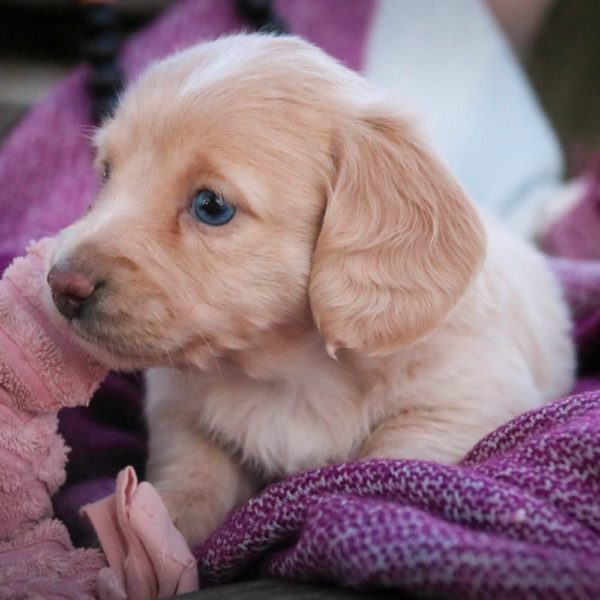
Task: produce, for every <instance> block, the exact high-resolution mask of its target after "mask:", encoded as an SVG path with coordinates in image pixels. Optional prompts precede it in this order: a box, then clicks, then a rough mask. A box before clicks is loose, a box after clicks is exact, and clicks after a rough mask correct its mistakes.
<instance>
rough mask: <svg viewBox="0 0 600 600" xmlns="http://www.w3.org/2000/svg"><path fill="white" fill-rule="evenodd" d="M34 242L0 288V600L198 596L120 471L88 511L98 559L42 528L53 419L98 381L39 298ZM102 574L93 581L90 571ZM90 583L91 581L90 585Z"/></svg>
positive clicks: (55, 477) (46, 519)
mask: <svg viewBox="0 0 600 600" xmlns="http://www.w3.org/2000/svg"><path fill="white" fill-rule="evenodd" d="M52 247H53V241H52V240H50V239H45V240H42V241H41V242H38V243H37V244H35V245H32V246H31V247H30V248H29V249H28V252H29V253H28V255H27V256H26V257H24V258H18V259H16V260H15V261H14V262H13V264H12V265H11V266H10V267H9V268H8V269H7V270H6V272H5V273H4V277H3V279H2V280H1V281H0V599H4V598H44V599H46V600H48V599H51V598H63V599H65V598H77V599H80V598H82V599H83V598H96V597H97V596H98V594H99V595H100V597H101V598H103V599H105V598H106V599H115V600H116V599H117V598H118V599H126V598H130V599H131V600H138V599H139V600H146V599H149V598H157V597H161V596H164V595H172V594H176V593H181V592H185V591H192V590H194V589H196V588H197V585H198V582H197V574H196V567H195V560H194V558H193V556H192V554H191V553H190V551H189V549H188V548H187V545H186V544H185V541H184V540H183V538H182V537H181V535H180V534H179V532H178V531H177V530H176V529H175V527H174V525H173V524H172V522H171V520H170V519H169V516H168V514H167V511H166V509H165V507H164V505H163V504H162V501H161V499H160V496H159V495H158V493H157V492H156V491H155V490H154V489H153V488H152V486H150V485H149V484H147V483H143V484H141V485H139V486H138V485H137V481H136V479H135V475H134V474H133V470H132V469H126V470H125V471H123V472H122V473H121V474H120V476H119V478H118V481H117V493H116V495H115V496H111V497H110V498H108V499H105V500H102V501H100V502H98V503H96V504H94V505H91V506H89V507H88V508H87V514H88V515H89V516H90V518H91V520H92V522H93V524H94V526H95V528H96V530H97V532H98V536H99V538H100V540H101V542H102V544H103V546H104V548H105V550H106V554H107V558H108V564H109V567H106V560H105V558H104V556H103V555H102V553H101V552H100V550H96V549H82V548H79V549H76V548H74V547H73V545H72V543H71V540H70V539H69V535H68V533H67V530H66V528H65V526H64V525H63V524H62V523H61V522H59V521H57V520H54V519H52V518H51V517H52V504H51V500H50V498H51V496H52V495H53V494H54V493H55V492H56V491H57V490H58V488H59V487H60V486H61V485H62V484H63V483H64V480H65V463H66V460H67V454H68V449H67V447H66V446H65V444H64V442H63V439H62V438H61V437H60V436H59V435H58V433H57V413H58V410H59V409H60V408H62V407H65V406H77V405H86V404H87V403H88V401H89V399H90V397H91V395H92V393H93V392H94V390H95V389H96V387H97V385H98V383H99V382H100V381H101V380H102V379H103V377H104V376H105V374H106V369H105V367H104V366H102V365H101V364H99V363H98V362H97V361H96V360H95V359H94V358H92V357H91V356H89V354H87V353H86V352H85V351H83V350H82V348H81V347H80V346H79V345H78V343H77V340H76V339H75V338H74V336H73V335H72V334H71V333H70V331H69V327H68V323H67V322H66V321H65V320H64V319H62V317H61V316H60V315H59V314H58V312H57V311H56V310H54V307H53V304H52V302H51V301H50V298H49V291H48V286H47V284H46V282H45V277H44V275H45V272H46V268H45V265H44V259H45V256H46V255H47V254H48V253H50V252H51V251H52ZM101 569H102V570H101ZM99 573H100V576H99V575H98V574H99Z"/></svg>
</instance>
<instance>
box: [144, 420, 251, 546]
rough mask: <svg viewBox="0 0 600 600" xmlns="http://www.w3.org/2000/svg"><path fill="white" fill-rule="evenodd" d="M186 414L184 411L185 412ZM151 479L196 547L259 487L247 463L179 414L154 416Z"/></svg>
mask: <svg viewBox="0 0 600 600" xmlns="http://www.w3.org/2000/svg"><path fill="white" fill-rule="evenodd" d="M179 417H181V415H179ZM149 426H150V456H149V461H148V467H147V479H148V480H149V481H150V482H151V483H152V484H154V486H155V487H156V489H157V490H158V491H159V493H160V495H161V497H162V499H163V500H164V502H165V504H166V506H167V509H168V511H169V514H170V515H171V518H172V519H173V522H174V523H175V526H176V527H177V528H178V529H179V530H180V531H181V533H182V534H183V535H184V537H185V539H186V540H187V542H188V543H189V544H190V546H191V547H193V546H195V545H196V544H198V543H199V542H202V541H203V540H204V539H206V537H207V536H208V535H209V534H210V533H211V532H212V531H213V530H214V529H216V528H217V527H218V526H219V525H220V524H221V523H222V522H223V520H224V519H225V517H226V516H227V515H228V514H229V512H230V511H231V510H232V509H233V508H234V507H236V506H237V505H239V504H241V503H242V502H244V501H245V500H247V499H248V498H249V497H250V496H251V495H252V494H253V493H254V491H255V490H256V487H255V485H254V483H253V481H252V479H251V477H250V476H249V474H248V473H246V472H245V471H244V470H243V469H242V467H241V466H240V465H239V464H238V463H237V462H236V461H235V460H234V459H233V458H232V457H231V456H230V455H229V454H227V453H226V452H225V451H224V450H223V449H222V448H220V447H219V446H217V445H216V444H215V443H214V442H213V441H212V440H210V439H209V438H208V437H207V436H205V435H203V434H202V433H200V432H199V431H196V430H193V429H192V428H191V427H190V422H189V421H188V422H187V423H182V422H181V420H180V423H179V424H176V423H174V419H168V418H167V420H166V422H165V421H164V420H162V421H161V420H156V419H155V418H152V416H150V418H149Z"/></svg>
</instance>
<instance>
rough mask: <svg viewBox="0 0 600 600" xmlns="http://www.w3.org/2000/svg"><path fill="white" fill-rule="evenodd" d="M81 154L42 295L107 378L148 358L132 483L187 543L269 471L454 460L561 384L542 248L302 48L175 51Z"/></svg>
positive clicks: (242, 44)
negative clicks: (484, 211) (162, 507)
mask: <svg viewBox="0 0 600 600" xmlns="http://www.w3.org/2000/svg"><path fill="white" fill-rule="evenodd" d="M97 147H98V165H99V168H100V171H101V172H102V176H103V179H104V184H103V186H102V190H101V192H100V194H99V197H98V201H97V202H96V204H95V205H94V207H93V208H92V210H91V211H90V212H89V214H88V215H86V216H85V217H84V218H83V219H81V220H80V221H79V222H77V223H75V224H74V225H73V226H71V227H69V228H68V229H66V230H65V231H64V232H63V233H62V234H61V236H60V244H59V247H58V250H57V252H56V254H55V256H54V257H53V262H52V268H51V270H50V272H49V275H48V280H49V283H50V286H49V290H50V289H51V290H52V295H53V298H54V301H55V303H56V305H57V306H58V308H59V309H60V310H61V312H62V313H63V314H64V315H65V316H67V317H68V318H70V319H72V323H73V327H74V328H75V330H76V331H77V332H78V333H79V334H80V335H81V336H82V337H83V338H84V339H85V340H87V341H88V342H89V344H90V345H91V347H92V348H94V349H95V351H96V352H97V353H102V354H103V357H104V359H105V360H108V361H110V364H112V365H113V366H114V367H115V368H120V369H130V368H148V367H152V368H151V369H150V370H149V371H148V377H147V381H148V394H147V417H148V423H149V428H150V459H149V464H148V478H149V480H150V481H152V482H153V483H154V484H155V485H156V487H157V488H158V489H159V490H160V492H161V493H162V495H163V497H164V499H165V502H166V503H167V506H168V508H169V510H170V511H171V515H172V517H173V519H174V520H175V523H176V524H177V525H178V527H179V528H180V529H181V530H182V531H183V533H184V534H185V535H186V537H187V539H188V540H189V541H190V543H196V542H198V541H199V540H201V539H203V538H204V537H205V536H206V535H207V534H208V533H209V532H210V531H211V530H212V529H213V528H215V527H216V526H217V525H218V524H219V523H220V522H221V521H222V520H223V519H224V518H225V516H226V515H227V513H228V512H229V511H230V510H231V509H232V508H233V507H234V506H235V505H237V504H239V503H240V502H242V501H244V500H245V499H247V498H248V497H249V496H250V495H251V494H252V493H253V492H254V491H255V490H256V489H257V487H258V486H260V485H262V484H264V482H266V481H269V480H273V479H277V478H281V477H286V476H288V475H291V474H293V473H297V472H298V471H302V470H304V469H311V468H313V467H318V466H320V465H326V464H330V463H335V462H339V461H347V460H352V459H356V458H361V457H394V458H407V459H425V460H435V461H442V462H447V463H452V462H457V461H459V460H460V459H461V457H462V456H463V455H464V454H465V453H466V452H467V451H468V450H469V449H470V448H471V447H472V446H473V444H475V443H476V442H477V441H478V440H479V439H480V438H481V437H482V436H483V435H484V434H486V433H488V432H489V431H491V430H493V429H494V428H496V427H498V426H499V425H501V424H502V423H504V422H505V421H507V420H509V419H510V418H511V417H514V416H515V415H517V414H519V413H522V412H524V411H527V410H529V409H531V408H534V407H536V406H538V405H540V404H541V403H543V402H545V401H547V400H549V399H552V398H555V397H557V396H559V395H560V394H563V393H564V392H566V391H567V390H568V389H569V386H570V385H571V383H572V379H573V365H574V359H573V348H572V345H571V341H570V337H569V329H570V324H569V319H568V316H567V310H566V307H565V304H564V301H563V299H562V297H561V293H560V290H559V287H558V285H557V283H556V282H555V281H554V279H553V277H552V275H551V274H550V272H549V270H548V268H547V266H546V264H545V262H544V259H543V258H542V257H541V256H540V255H539V254H538V253H537V252H536V251H535V250H534V249H533V248H531V247H529V246H527V245H525V244H523V243H521V242H519V241H517V240H515V239H513V238H512V237H510V236H509V235H507V234H506V233H505V232H504V231H503V230H502V229H501V227H500V226H499V225H497V224H496V223H494V222H492V221H489V220H487V219H484V218H482V217H481V216H480V215H478V212H477V210H476V209H475V208H474V206H473V204H472V203H471V201H470V200H469V198H467V196H466V195H465V193H464V191H463V190H462V189H461V188H460V186H459V185H458V184H457V183H456V181H455V180H454V179H453V177H452V175H451V174H450V173H449V172H448V171H447V170H446V169H445V168H444V167H443V166H442V165H441V164H440V162H439V161H438V160H437V159H436V158H435V157H434V156H433V155H432V154H431V153H430V152H429V150H427V149H426V148H425V147H424V146H423V145H422V143H421V142H420V140H419V138H418V137H417V135H416V134H415V132H414V131H413V127H412V125H411V123H410V121H409V119H407V118H406V117H405V116H404V115H403V113H402V112H400V111H398V110H397V109H396V108H395V107H394V106H392V105H390V104H388V103H386V102H385V101H383V100H382V99H381V98H380V96H379V95H378V94H377V93H376V91H374V90H373V89H372V88H371V87H370V86H369V85H368V84H367V83H366V82H365V81H364V80H363V79H362V78H361V77H359V76H358V75H356V74H354V73H352V72H350V71H349V70H347V69H345V68H344V67H342V66H341V65H340V64H338V63H337V62H335V61H334V60H332V59H331V58H329V57H327V56H326V55H325V54H324V53H323V52H321V51H320V50H318V49H317V48H315V47H313V46H311V45H309V44H307V43H305V42H303V41H301V40H299V39H294V38H274V37H265V36H259V35H240V36H234V37H229V38H224V39H220V40H218V41H215V42H211V43H207V44H203V45H200V46H198V47H195V48H191V49H189V50H186V51H184V52H182V53H180V54H176V55H174V56H172V57H170V58H167V59H166V60H164V61H161V62H159V63H157V64H155V65H154V66H153V67H151V68H150V69H149V70H148V72H147V73H146V74H145V75H144V76H142V77H141V79H140V80H139V81H137V82H136V83H134V84H133V85H132V86H131V88H130V89H129V90H128V91H127V93H126V94H125V95H124V97H123V100H122V102H121V105H120V107H119V109H118V111H117V114H116V115H115V117H114V118H113V119H111V120H110V121H108V122H107V123H106V124H105V125H104V126H103V127H102V129H101V130H100V132H99V133H98V136H97ZM486 247H487V251H486ZM49 266H50V265H49Z"/></svg>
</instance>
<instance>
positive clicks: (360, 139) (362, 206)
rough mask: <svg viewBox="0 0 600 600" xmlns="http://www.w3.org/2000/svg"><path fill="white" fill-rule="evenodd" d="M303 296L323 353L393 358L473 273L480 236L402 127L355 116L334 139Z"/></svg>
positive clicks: (446, 308) (386, 119)
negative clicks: (332, 173) (331, 175)
mask: <svg viewBox="0 0 600 600" xmlns="http://www.w3.org/2000/svg"><path fill="white" fill-rule="evenodd" d="M337 165H338V166H337V173H336V180H335V181H334V182H333V184H332V185H331V193H330V195H329V198H328V199H327V206H326V209H325V214H324V216H323V224H322V229H321V232H320V235H319V237H318V240H317V245H316V248H315V252H314V257H313V265H312V271H311V280H310V286H309V295H310V301H311V308H312V312H313V317H314V319H315V322H316V324H317V326H318V327H319V330H320V331H321V334H322V335H323V337H324V339H325V342H326V345H327V349H328V352H329V353H330V354H333V353H334V352H335V350H337V349H338V348H349V349H352V350H357V351H363V352H369V353H386V352H392V351H394V350H396V349H398V348H400V347H402V346H406V345H409V344H412V343H414V342H416V341H418V340H419V339H421V338H423V337H424V336H426V335H427V334H428V333H430V332H431V331H432V330H433V329H434V328H435V327H436V326H437V325H438V323H439V322H440V321H441V320H442V319H444V317H445V316H446V315H447V314H448V313H449V312H450V311H451V310H452V308H453V307H454V306H455V305H456V304H457V302H458V301H459V299H460V298H461V296H462V295H463V294H464V292H465V290H466V288H467V287H468V286H469V284H470V282H471V280H472V279H473V277H474V276H475V274H476V273H477V272H478V270H479V267H480V265H481V262H482V260H483V257H484V254H485V234H484V231H483V226H482V224H481V222H480V220H479V218H478V216H477V213H476V211H475V209H474V207H473V205H472V204H471V202H470V200H469V199H468V198H467V196H466V195H465V193H464V191H463V190H462V189H461V188H460V186H459V185H458V184H457V183H456V182H455V180H454V179H453V177H452V176H451V175H450V173H449V172H448V171H447V170H446V169H445V168H444V167H443V165H442V164H441V163H440V162H439V161H438V160H436V159H435V158H434V157H433V156H432V155H431V154H430V153H429V152H428V151H427V150H426V149H425V148H424V147H422V146H421V145H420V144H419V141H418V139H417V137H416V136H415V135H414V133H413V132H412V131H411V128H410V126H409V124H408V123H407V121H406V120H405V119H403V118H402V117H400V116H399V115H397V114H395V113H394V112H392V111H391V110H389V109H388V108H386V107H385V106H379V105H378V106H373V107H371V108H369V109H365V110H363V112H362V114H361V115H360V116H358V117H356V118H355V119H354V120H353V121H352V123H351V124H350V125H349V126H348V127H347V128H345V130H344V131H343V132H342V133H341V134H340V136H339V144H338V147H337Z"/></svg>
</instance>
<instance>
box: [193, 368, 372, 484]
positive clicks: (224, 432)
mask: <svg viewBox="0 0 600 600" xmlns="http://www.w3.org/2000/svg"><path fill="white" fill-rule="evenodd" d="M199 417H200V422H199V426H200V427H201V428H202V429H203V430H205V431H209V432H210V433H211V434H212V435H213V436H215V437H216V438H217V439H218V440H219V441H220V442H221V443H224V444H225V445H226V446H228V447H230V448H232V449H233V450H234V451H235V452H236V453H238V454H239V455H240V456H241V458H242V460H244V461H247V462H249V463H251V464H252V465H254V466H255V467H256V468H258V469H259V470H260V471H261V472H263V473H264V474H265V475H267V476H268V477H280V476H285V475H290V474H293V473H297V472H300V471H303V470H306V469H310V468H315V467H318V466H322V465H325V464H329V463H332V462H337V461H342V460H347V459H348V458H351V457H352V456H353V455H354V453H355V452H356V450H357V448H358V446H359V445H360V444H361V442H362V441H363V440H364V438H365V436H366V435H367V433H368V430H369V418H368V415H366V409H365V402H364V399H363V398H361V397H360V395H359V393H358V392H357V390H356V389H353V388H352V386H351V385H348V384H347V383H346V382H343V381H339V379H337V380H336V379H335V378H334V379H333V380H332V379H328V378H324V377H310V376H308V375H307V376H306V377H305V378H304V379H302V380H297V381H286V382H278V383H273V382H261V381H255V380H252V379H250V378H245V377H242V378H233V379H230V380H228V381H227V382H226V383H225V382H217V381H213V382H209V383H206V384H205V385H204V386H203V389H202V397H201V400H200V414H199Z"/></svg>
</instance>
